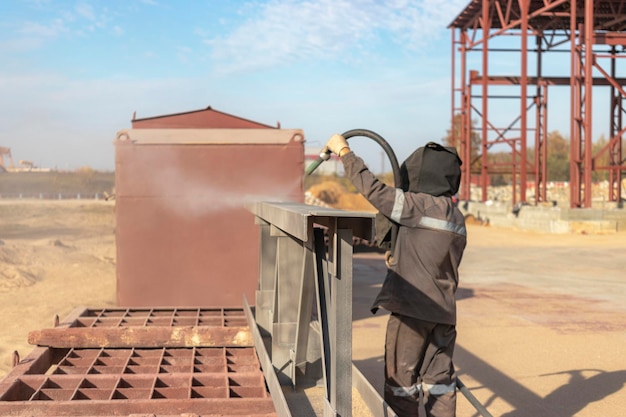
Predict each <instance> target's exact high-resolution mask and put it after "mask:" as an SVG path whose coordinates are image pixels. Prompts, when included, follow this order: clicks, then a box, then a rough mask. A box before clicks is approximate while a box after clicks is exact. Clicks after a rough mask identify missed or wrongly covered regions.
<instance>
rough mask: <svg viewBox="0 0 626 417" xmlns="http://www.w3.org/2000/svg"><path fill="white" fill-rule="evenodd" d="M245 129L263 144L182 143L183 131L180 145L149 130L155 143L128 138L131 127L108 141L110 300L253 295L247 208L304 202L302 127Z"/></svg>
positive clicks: (228, 299)
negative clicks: (111, 169) (112, 217)
mask: <svg viewBox="0 0 626 417" xmlns="http://www.w3.org/2000/svg"><path fill="white" fill-rule="evenodd" d="M206 130H207V132H206V134H207V135H208V136H210V135H211V133H210V132H209V131H210V130H211V129H206ZM172 131H173V130H172V129H165V130H164V132H163V133H162V134H164V135H165V134H167V135H169V136H170V137H171V135H172ZM245 131H246V132H247V133H246V134H247V135H249V138H254V136H255V135H260V136H262V138H263V143H257V144H255V143H250V142H254V140H253V139H252V140H248V141H247V142H248V143H245V144H243V143H238V141H241V139H239V138H238V136H231V137H225V139H224V140H223V141H222V142H228V141H229V140H230V141H232V143H219V144H216V143H208V142H206V143H204V144H202V138H198V137H197V136H194V137H193V138H192V139H193V142H194V143H193V144H184V143H181V142H184V141H185V137H186V136H185V135H186V133H185V129H179V130H178V133H179V135H178V136H177V137H178V138H179V139H180V140H179V141H178V142H179V143H169V144H168V143H164V142H163V141H161V140H159V137H158V135H159V133H158V132H157V130H155V131H154V132H155V133H154V135H155V136H154V142H159V143H158V144H156V143H145V142H144V143H141V142H137V143H136V142H134V141H133V130H132V129H131V130H127V131H126V132H127V133H128V135H127V136H126V139H125V140H118V141H116V170H115V175H116V247H117V303H118V305H120V306H198V305H211V306H223V307H240V306H241V304H242V297H243V295H244V294H245V295H246V296H247V297H248V298H249V299H252V298H253V297H254V291H255V290H256V283H257V277H258V262H259V261H258V241H259V233H258V229H257V227H256V226H255V224H254V216H253V215H252V214H250V213H249V212H248V211H247V210H246V209H245V206H246V205H247V204H249V203H252V202H253V201H258V200H270V201H295V202H301V201H303V198H304V192H303V179H302V176H303V172H304V147H303V135H302V132H301V131H297V130H293V131H284V130H279V129H247V130H245ZM195 132H198V131H197V130H195ZM240 132H241V129H240V130H239V132H235V133H237V135H240ZM235 133H232V135H235ZM213 134H214V133H213ZM224 134H226V133H224ZM268 135H274V138H275V140H274V141H273V142H274V143H272V141H271V140H270V141H268V139H267V136H268ZM270 139H271V138H270ZM207 141H208V139H207Z"/></svg>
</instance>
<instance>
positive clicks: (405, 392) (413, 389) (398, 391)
mask: <svg viewBox="0 0 626 417" xmlns="http://www.w3.org/2000/svg"><path fill="white" fill-rule="evenodd" d="M386 385H387V389H389V390H390V391H391V392H393V395H394V397H412V396H414V395H416V394H418V393H419V392H420V391H421V390H422V384H415V385H411V386H410V387H394V386H392V385H389V384H386Z"/></svg>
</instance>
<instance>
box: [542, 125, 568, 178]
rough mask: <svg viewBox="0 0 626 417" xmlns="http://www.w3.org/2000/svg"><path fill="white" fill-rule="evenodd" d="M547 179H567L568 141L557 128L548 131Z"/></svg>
mask: <svg viewBox="0 0 626 417" xmlns="http://www.w3.org/2000/svg"><path fill="white" fill-rule="evenodd" d="M547 140H548V158H547V161H546V162H547V164H548V178H547V179H548V181H569V154H570V143H569V141H568V140H567V139H565V138H564V137H563V135H561V133H560V132H559V131H558V130H554V131H552V132H550V133H548V139H547Z"/></svg>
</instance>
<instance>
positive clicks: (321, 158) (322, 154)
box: [304, 148, 330, 175]
mask: <svg viewBox="0 0 626 417" xmlns="http://www.w3.org/2000/svg"><path fill="white" fill-rule="evenodd" d="M329 159H330V151H328V150H326V148H324V149H322V151H321V152H320V156H319V157H318V158H317V159H316V160H315V161H313V162H312V163H311V165H309V166H308V167H307V169H306V171H304V173H305V174H306V175H311V174H312V173H313V171H315V170H316V169H317V167H318V166H320V165H321V164H322V162H324V161H328V160H329Z"/></svg>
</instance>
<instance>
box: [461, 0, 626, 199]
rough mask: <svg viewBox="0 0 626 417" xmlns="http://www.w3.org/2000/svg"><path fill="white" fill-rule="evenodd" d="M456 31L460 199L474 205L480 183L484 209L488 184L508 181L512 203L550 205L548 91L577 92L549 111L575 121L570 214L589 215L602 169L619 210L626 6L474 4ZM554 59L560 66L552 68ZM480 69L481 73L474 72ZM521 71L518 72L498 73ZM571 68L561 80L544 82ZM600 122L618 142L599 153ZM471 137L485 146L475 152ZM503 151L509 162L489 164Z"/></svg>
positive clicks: (546, 1)
mask: <svg viewBox="0 0 626 417" xmlns="http://www.w3.org/2000/svg"><path fill="white" fill-rule="evenodd" d="M449 27H450V29H451V30H452V120H453V122H454V120H455V116H456V117H457V118H458V117H459V115H460V121H461V125H460V128H458V129H455V128H453V129H451V131H452V132H453V133H452V134H453V139H454V141H455V144H456V145H457V147H458V148H459V149H460V150H461V154H462V157H463V160H464V161H467V163H465V164H464V166H463V169H464V172H463V174H464V175H463V182H462V184H461V198H462V199H468V198H469V197H470V184H471V181H472V180H474V181H475V182H477V183H478V184H479V185H480V187H481V190H482V193H481V194H482V201H485V200H486V199H487V184H488V183H489V176H490V175H492V174H498V173H506V174H507V175H509V174H510V176H511V178H512V184H513V204H516V203H518V202H522V203H523V202H526V201H527V198H528V197H529V194H530V195H531V198H532V199H534V201H535V202H542V201H546V190H547V180H548V178H547V137H548V134H547V132H548V128H547V123H548V107H549V105H548V90H549V89H550V91H552V90H553V88H556V87H559V86H561V87H560V89H559V90H561V92H563V90H564V89H565V90H566V91H565V92H567V87H569V98H570V103H569V106H560V107H558V108H556V109H555V108H551V115H552V114H554V113H555V110H556V112H558V115H559V116H560V117H562V116H563V113H564V112H565V113H566V114H567V113H569V126H570V206H571V207H572V208H577V207H580V208H589V207H591V201H592V199H591V197H592V193H591V186H592V173H593V172H594V171H597V170H606V171H608V180H609V193H608V197H609V200H610V201H613V202H621V201H622V190H621V182H622V178H623V177H624V176H625V174H626V166H625V162H626V161H625V158H624V155H623V150H622V147H623V136H624V132H625V131H626V127H625V126H624V123H623V115H624V100H625V99H626V89H625V88H624V86H625V85H626V79H624V78H619V77H618V70H619V66H618V64H619V63H620V61H621V62H624V61H623V60H622V59H621V58H625V57H626V55H625V54H626V1H625V0H595V1H594V0H515V1H513V0H472V1H471V2H470V3H469V4H468V5H467V7H466V8H465V9H464V10H463V11H462V12H461V13H460V14H459V15H458V16H457V17H456V19H454V21H453V22H452V23H451V24H450V26H449ZM477 55H478V57H477ZM549 57H550V58H552V59H553V64H552V65H547V64H546V63H545V62H546V60H547V59H548V58H549ZM555 57H556V58H555ZM472 64H474V65H480V68H477V69H470V65H472ZM513 66H514V67H515V69H514V70H513V73H509V74H501V73H497V72H500V71H502V69H503V68H505V69H510V68H511V67H513ZM531 67H533V69H531ZM544 67H545V68H544ZM494 68H495V69H494ZM568 69H569V73H568V74H563V75H560V76H559V75H558V74H549V75H546V74H545V72H546V70H549V71H559V70H561V71H563V72H567V70H568ZM623 71H624V70H623V67H622V72H623ZM607 91H608V94H606V95H604V96H603V97H604V98H605V99H606V98H608V107H607V110H606V111H605V112H604V113H605V114H599V115H598V114H597V113H599V112H598V111H597V112H596V113H594V111H593V103H594V95H598V94H600V93H603V94H605V92H607ZM607 96H608V97H607ZM596 102H597V103H598V101H597V99H596ZM598 107H599V106H598ZM595 116H599V117H600V123H608V133H609V136H610V138H609V140H608V141H607V143H606V146H604V147H603V148H602V149H600V150H596V152H595V154H594V150H593V148H592V145H593V138H592V126H593V124H592V123H593V120H594V117H595ZM596 118H597V117H596ZM476 121H478V122H479V123H477V124H476V126H474V123H473V122H476ZM472 133H474V135H472ZM472 136H474V137H477V138H479V142H480V143H478V141H477V140H475V141H474V143H472V140H471V139H472ZM531 148H532V149H534V152H533V153H532V154H530V152H529V149H531ZM495 149H508V150H510V152H511V160H510V162H506V163H502V162H494V161H492V160H491V159H490V158H488V154H489V151H490V150H492V151H493V150H495ZM600 161H608V164H607V163H604V164H601V163H600ZM531 181H532V183H533V184H534V196H532V193H531V192H529V190H530V184H531Z"/></svg>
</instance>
